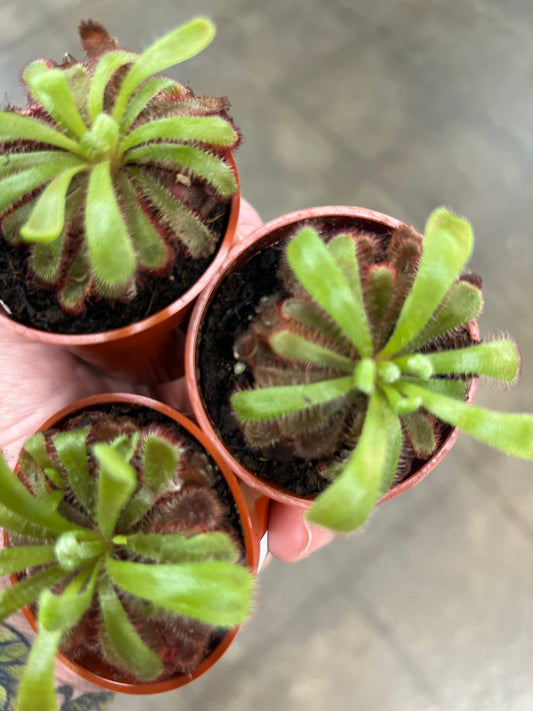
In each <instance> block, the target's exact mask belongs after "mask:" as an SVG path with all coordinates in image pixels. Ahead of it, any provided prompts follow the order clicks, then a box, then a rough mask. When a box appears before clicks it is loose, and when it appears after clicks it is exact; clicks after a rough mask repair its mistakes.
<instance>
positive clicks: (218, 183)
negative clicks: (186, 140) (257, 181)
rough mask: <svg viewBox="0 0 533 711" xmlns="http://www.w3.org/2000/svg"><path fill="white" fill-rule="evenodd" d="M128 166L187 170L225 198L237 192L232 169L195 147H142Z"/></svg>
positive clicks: (128, 159)
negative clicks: (140, 165)
mask: <svg viewBox="0 0 533 711" xmlns="http://www.w3.org/2000/svg"><path fill="white" fill-rule="evenodd" d="M126 162H127V163H141V164H142V163H147V164H153V165H158V166H162V167H163V168H168V169H170V170H186V171H190V172H191V173H193V175H196V176H198V177H199V178H202V179H203V180H206V181H207V182H208V183H209V184H210V185H212V186H213V187H214V188H215V190H216V191H217V192H218V193H219V194H220V195H221V196H222V197H231V196H232V195H235V193H236V192H237V180H236V178H235V174H234V172H233V170H232V169H231V168H230V166H229V165H228V164H227V163H226V162H225V161H224V160H223V159H222V158H219V157H218V156H214V155H211V154H210V153H206V151H202V150H200V149H199V148H194V147H193V146H182V145H179V144H176V143H157V144H155V145H154V144H148V145H144V146H138V147H137V148H133V149H131V150H130V151H128V153H127V154H126Z"/></svg>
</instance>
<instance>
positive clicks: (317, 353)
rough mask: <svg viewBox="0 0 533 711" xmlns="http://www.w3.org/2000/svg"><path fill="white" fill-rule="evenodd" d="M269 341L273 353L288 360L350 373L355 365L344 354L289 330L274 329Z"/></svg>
mask: <svg viewBox="0 0 533 711" xmlns="http://www.w3.org/2000/svg"><path fill="white" fill-rule="evenodd" d="M269 343H270V346H271V348H272V350H273V351H274V353H277V354H278V355H279V356H281V357H282V358H287V359H289V360H297V361H300V362H301V363H312V364H313V365H321V366H323V367H324V368H335V369H337V370H341V371H343V372H345V373H352V372H353V369H354V367H355V363H353V362H352V361H351V360H350V359H349V358H347V357H346V356H343V355H341V354H340V353H336V352H335V351H332V350H330V349H329V348H325V347H324V346H321V345H320V344H319V343H314V342H313V341H309V340H307V338H304V337H303V336H299V335H298V334H297V333H292V332H291V331H276V332H275V333H273V334H272V336H270V339H269Z"/></svg>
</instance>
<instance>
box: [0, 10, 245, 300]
mask: <svg viewBox="0 0 533 711" xmlns="http://www.w3.org/2000/svg"><path fill="white" fill-rule="evenodd" d="M214 33H215V29H214V26H213V24H212V23H211V22H210V21H209V20H207V19H205V18H197V19H194V20H192V21H191V22H189V23H188V24H185V25H182V26H180V27H178V28H177V29H174V30H173V31H171V32H169V33H168V34H167V35H165V36H164V37H162V38H161V39H159V40H157V41H156V42H155V43H154V44H153V45H151V46H150V47H149V48H148V49H147V50H145V51H144V52H143V53H142V54H140V55H139V54H136V53H134V52H130V51H127V50H124V49H121V48H117V41H116V39H113V38H111V37H110V36H109V34H108V33H107V31H106V30H105V29H104V28H103V27H102V26H101V25H100V24H99V23H97V22H94V21H92V20H90V21H87V22H82V23H81V25H80V36H81V41H82V45H83V48H84V50H85V52H86V58H85V60H84V61H83V62H77V61H76V60H74V59H73V58H72V57H71V56H70V55H67V57H66V58H65V61H64V62H63V64H61V65H56V64H54V63H53V62H51V61H49V60H42V59H39V60H37V61H34V62H32V63H31V64H30V65H29V66H28V67H27V68H26V70H25V71H24V73H23V80H24V83H25V85H26V87H27V90H28V94H29V99H30V103H29V107H28V108H27V109H25V110H20V109H10V110H7V111H2V112H0V224H1V230H2V233H3V236H4V238H5V239H6V240H7V241H8V242H9V243H10V244H11V245H17V246H19V247H21V248H23V247H24V246H25V247H26V249H28V250H29V253H30V269H29V275H30V278H31V279H33V280H35V281H36V282H37V283H38V284H44V285H45V286H46V287H49V288H50V289H53V290H54V291H56V292H57V296H58V301H59V304H60V306H61V308H62V309H63V310H64V311H66V312H68V313H73V314H76V313H81V312H83V311H84V309H85V307H86V304H87V302H90V301H91V300H92V301H94V299H95V298H96V299H98V298H100V297H104V298H110V299H118V298H120V299H122V300H131V299H132V298H133V297H134V296H135V294H136V293H137V291H138V290H139V289H140V288H142V284H143V279H145V278H146V275H147V274H151V273H155V274H165V273H166V272H168V269H169V267H170V266H171V265H172V264H173V263H174V261H175V260H176V259H179V258H180V256H181V257H182V256H184V255H188V256H191V257H193V258H201V257H209V256H211V255H212V254H213V253H214V251H215V249H216V247H217V245H218V240H219V239H220V233H218V234H217V231H216V230H215V229H214V228H213V223H214V222H216V220H217V219H219V218H220V216H221V215H222V216H223V215H224V214H225V211H226V210H227V207H228V205H229V201H230V199H231V197H232V196H233V195H234V194H235V193H236V192H237V180H236V176H235V174H234V172H233V169H232V167H231V164H230V163H229V156H230V153H231V151H232V150H233V149H235V148H236V147H237V146H238V144H239V142H240V135H239V133H238V131H237V129H236V128H235V126H234V125H233V123H232V121H231V120H230V118H229V116H228V114H227V110H228V107H229V104H228V102H227V100H226V99H222V98H215V97H196V96H195V95H194V94H193V92H192V91H191V90H190V89H189V88H188V87H185V86H183V85H181V84H179V83H178V82H177V81H175V80H174V79H171V78H167V77H162V76H155V75H156V74H158V73H159V72H161V71H164V70H166V69H168V68H169V67H172V66H173V65H175V64H178V63H180V62H182V61H184V60H186V59H189V58H191V57H194V56H195V55H196V54H198V53H199V52H200V51H201V50H203V49H204V48H205V47H206V46H207V45H208V44H209V43H210V42H211V40H212V39H213V37H214ZM217 206H218V207H217ZM217 216H218V217H217ZM176 298H177V297H176Z"/></svg>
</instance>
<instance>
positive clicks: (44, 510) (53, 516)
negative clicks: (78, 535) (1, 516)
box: [0, 455, 78, 533]
mask: <svg viewBox="0 0 533 711" xmlns="http://www.w3.org/2000/svg"><path fill="white" fill-rule="evenodd" d="M57 494H59V496H61V494H62V492H57ZM0 502H1V503H2V504H4V506H6V507H7V508H8V509H11V511H13V512H14V513H15V514H18V515H19V516H22V517H24V518H26V519H28V521H30V522H31V523H34V524H37V525H38V526H42V527H43V528H46V529H47V530H50V531H54V532H59V533H61V532H63V531H71V530H76V529H77V528H78V526H76V525H75V524H73V523H71V522H70V521H67V520H66V519H64V518H63V517H62V516H60V515H59V514H57V513H55V511H53V510H51V506H50V505H46V502H45V500H43V499H41V500H38V499H36V498H35V497H34V496H32V495H31V494H30V492H29V491H28V490H27V489H26V487H25V486H24V484H22V483H21V482H20V481H19V480H18V479H17V477H16V476H15V475H14V474H13V472H12V471H11V469H10V468H9V467H8V465H7V464H6V461H5V459H4V458H3V456H2V455H0ZM55 505H56V506H57V501H56V503H55Z"/></svg>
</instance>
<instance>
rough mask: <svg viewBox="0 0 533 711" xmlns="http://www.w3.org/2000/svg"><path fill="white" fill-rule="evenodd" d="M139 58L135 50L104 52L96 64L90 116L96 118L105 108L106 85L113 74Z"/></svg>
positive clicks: (90, 92) (89, 102) (90, 100)
mask: <svg viewBox="0 0 533 711" xmlns="http://www.w3.org/2000/svg"><path fill="white" fill-rule="evenodd" d="M137 58H138V55H137V54H135V52H126V51H124V50H116V51H112V52H107V53H106V54H104V55H103V56H102V57H101V59H100V60H99V62H98V64H97V65H96V69H95V70H94V74H93V78H92V81H91V88H90V90H89V98H88V106H89V116H90V117H91V119H92V120H93V121H94V119H95V118H96V117H97V116H98V115H99V114H101V113H102V111H103V110H104V94H105V89H106V86H107V84H108V82H109V80H110V79H111V77H112V76H113V74H114V73H115V72H116V71H117V70H118V69H120V68H121V67H124V66H125V65H127V64H133V62H135V61H136V60H137Z"/></svg>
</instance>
